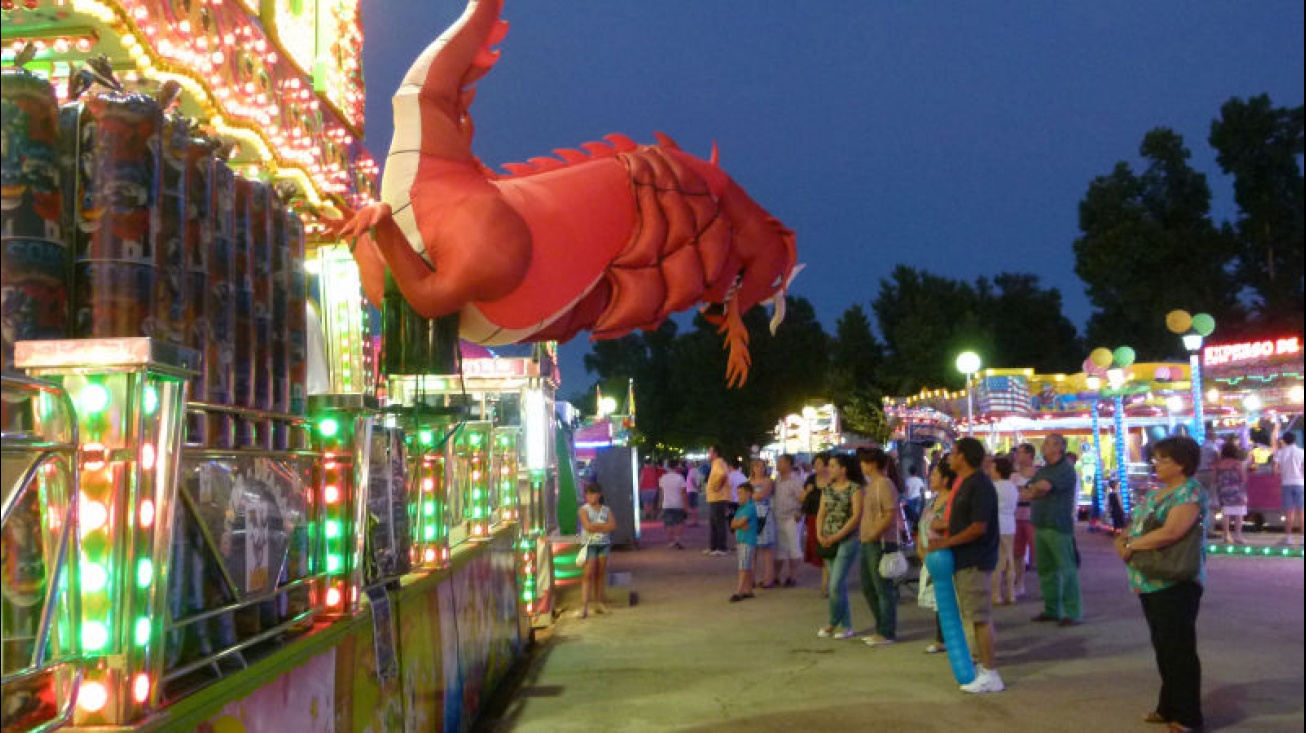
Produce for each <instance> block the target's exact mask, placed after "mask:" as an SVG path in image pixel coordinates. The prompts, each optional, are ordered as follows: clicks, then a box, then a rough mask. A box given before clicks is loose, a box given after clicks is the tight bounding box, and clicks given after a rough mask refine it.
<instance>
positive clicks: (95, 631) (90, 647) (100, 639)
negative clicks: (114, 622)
mask: <svg viewBox="0 0 1306 733" xmlns="http://www.w3.org/2000/svg"><path fill="white" fill-rule="evenodd" d="M108 643H109V629H108V628H107V627H106V626H105V625H104V624H103V623H101V622H99V621H87V622H86V623H85V624H83V625H82V651H87V652H95V651H99V650H101V649H103V648H104V645H105V644H108Z"/></svg>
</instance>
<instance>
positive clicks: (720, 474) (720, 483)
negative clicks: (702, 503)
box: [705, 458, 730, 504]
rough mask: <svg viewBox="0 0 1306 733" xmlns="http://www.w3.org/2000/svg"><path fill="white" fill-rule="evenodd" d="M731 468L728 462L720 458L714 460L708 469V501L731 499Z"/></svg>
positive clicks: (710, 502) (706, 486) (711, 502)
mask: <svg viewBox="0 0 1306 733" xmlns="http://www.w3.org/2000/svg"><path fill="white" fill-rule="evenodd" d="M729 476H730V468H729V467H728V466H726V462H725V461H724V460H722V459H720V458H718V459H716V460H715V461H712V467H711V469H709V471H708V475H707V484H706V485H705V488H706V489H707V502H708V503H709V504H713V503H716V502H718V501H730V483H729V480H728V479H729Z"/></svg>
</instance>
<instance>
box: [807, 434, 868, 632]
mask: <svg viewBox="0 0 1306 733" xmlns="http://www.w3.org/2000/svg"><path fill="white" fill-rule="evenodd" d="M828 466H829V471H830V483H829V485H828V486H826V487H825V489H824V490H822V491H821V508H820V510H818V512H817V516H816V526H817V538H816V540H817V542H818V543H820V545H821V547H822V548H824V549H823V550H822V553H823V558H824V559H825V564H826V566H827V567H828V568H829V574H830V587H829V607H830V618H829V621H830V622H829V623H828V624H827V625H825V626H822V627H821V629H820V630H819V631H817V632H816V635H817V636H820V637H824V638H828V637H834V638H836V639H847V638H849V637H851V636H852V635H853V615H852V608H851V607H849V605H848V575H849V573H850V572H851V571H852V568H853V565H854V564H856V562H857V548H858V542H857V529H858V527H859V526H860V525H861V521H862V485H863V484H864V483H865V481H864V480H863V478H862V470H861V467H860V466H859V465H858V464H857V460H856V459H855V458H853V457H852V456H849V455H847V454H845V453H838V454H836V455H834V456H833V457H831V459H830V461H829V464H828ZM831 552H832V553H833V554H832V555H831V554H830V553H831ZM841 626H842V627H843V628H842V630H840V627H841Z"/></svg>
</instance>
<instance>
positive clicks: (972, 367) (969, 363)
mask: <svg viewBox="0 0 1306 733" xmlns="http://www.w3.org/2000/svg"><path fill="white" fill-rule="evenodd" d="M979 370H980V357H979V354H976V353H975V352H973V351H963V352H961V353H960V354H958V355H957V371H959V372H961V373H962V374H965V375H966V435H974V434H975V404H974V397H973V396H972V394H971V389H970V382H971V378H972V377H974V376H975V373H976V372H978V371H979Z"/></svg>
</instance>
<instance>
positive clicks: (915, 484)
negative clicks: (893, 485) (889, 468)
mask: <svg viewBox="0 0 1306 733" xmlns="http://www.w3.org/2000/svg"><path fill="white" fill-rule="evenodd" d="M924 491H925V479H923V478H921V477H920V476H908V477H907V480H906V481H904V482H903V492H902V498H904V499H906V500H907V501H911V500H912V499H919V498H920V497H921V494H922V493H924Z"/></svg>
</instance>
